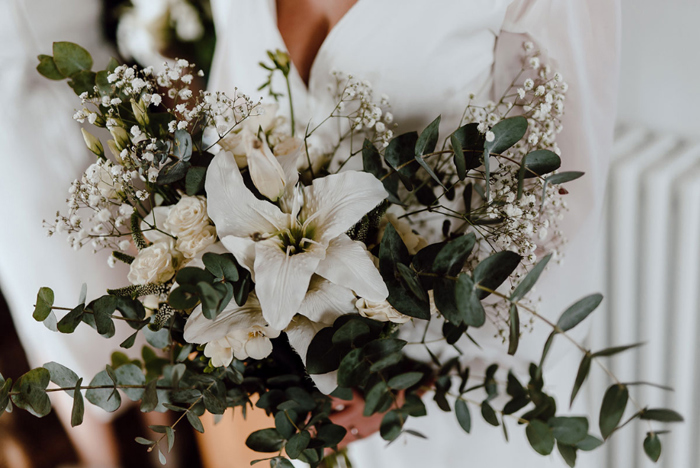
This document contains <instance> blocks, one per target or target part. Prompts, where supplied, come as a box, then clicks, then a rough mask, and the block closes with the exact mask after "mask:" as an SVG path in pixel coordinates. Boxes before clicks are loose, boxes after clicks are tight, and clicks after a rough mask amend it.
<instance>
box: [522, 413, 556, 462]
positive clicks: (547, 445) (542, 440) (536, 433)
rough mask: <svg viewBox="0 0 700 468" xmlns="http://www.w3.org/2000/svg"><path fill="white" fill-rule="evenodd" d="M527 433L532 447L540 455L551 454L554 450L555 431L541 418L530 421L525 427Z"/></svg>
mask: <svg viewBox="0 0 700 468" xmlns="http://www.w3.org/2000/svg"><path fill="white" fill-rule="evenodd" d="M525 435H527V440H528V441H529V442H530V445H531V446H532V448H533V449H535V452H537V453H539V454H540V455H549V454H550V453H552V450H554V433H553V432H552V429H551V428H550V427H549V426H548V425H547V424H545V423H543V422H542V421H540V420H539V419H533V420H532V421H530V423H529V424H528V425H527V428H525Z"/></svg>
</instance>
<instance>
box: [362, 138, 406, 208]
mask: <svg viewBox="0 0 700 468" xmlns="http://www.w3.org/2000/svg"><path fill="white" fill-rule="evenodd" d="M362 168H363V170H364V171H365V172H369V173H370V174H372V175H373V176H374V177H376V178H377V179H379V180H380V181H381V182H382V184H383V185H384V188H385V189H386V191H387V192H388V193H389V201H390V202H391V203H396V204H401V200H400V199H399V197H398V194H397V190H398V188H399V179H398V174H394V175H392V176H387V174H389V171H388V170H387V169H386V168H385V167H384V166H383V165H382V156H381V155H380V154H379V151H378V150H377V148H376V147H375V146H374V143H372V142H371V141H369V140H368V139H366V138H365V141H364V143H363V145H362Z"/></svg>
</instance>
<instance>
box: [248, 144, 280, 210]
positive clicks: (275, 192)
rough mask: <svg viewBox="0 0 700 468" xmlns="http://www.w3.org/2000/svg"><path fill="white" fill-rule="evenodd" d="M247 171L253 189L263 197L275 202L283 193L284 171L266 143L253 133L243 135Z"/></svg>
mask: <svg viewBox="0 0 700 468" xmlns="http://www.w3.org/2000/svg"><path fill="white" fill-rule="evenodd" d="M243 142H244V144H245V149H246V156H247V158H248V170H249V171H250V178H251V179H252V180H253V184H254V185H255V187H256V188H257V189H258V190H259V191H260V193H262V194H263V195H264V196H266V197H267V198H269V199H270V200H272V201H276V200H277V199H278V198H279V197H280V195H281V194H282V193H283V192H284V187H285V185H286V182H287V181H286V178H285V173H284V170H283V169H282V166H280V163H279V162H278V161H277V158H276V157H275V155H274V154H272V150H270V147H269V146H267V142H265V141H264V140H261V139H260V138H258V137H257V136H256V135H255V134H254V133H251V132H245V133H244V134H243Z"/></svg>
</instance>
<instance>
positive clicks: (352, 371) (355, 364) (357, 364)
mask: <svg viewBox="0 0 700 468" xmlns="http://www.w3.org/2000/svg"><path fill="white" fill-rule="evenodd" d="M369 367H370V364H369V363H368V362H367V361H366V360H365V359H364V358H363V356H362V350H361V349H353V350H352V351H350V352H349V353H348V354H346V355H345V357H344V358H343V360H342V361H340V366H339V367H338V385H339V386H340V387H359V386H362V385H364V383H365V382H366V381H367V379H368V378H369Z"/></svg>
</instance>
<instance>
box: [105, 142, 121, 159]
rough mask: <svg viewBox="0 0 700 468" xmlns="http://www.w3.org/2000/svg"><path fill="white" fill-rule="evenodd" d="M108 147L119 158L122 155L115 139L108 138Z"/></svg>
mask: <svg viewBox="0 0 700 468" xmlns="http://www.w3.org/2000/svg"><path fill="white" fill-rule="evenodd" d="M107 148H109V151H110V152H111V153H112V154H113V155H114V157H115V158H117V159H119V158H120V157H121V156H120V154H119V153H120V151H119V148H117V144H116V143H115V142H114V140H107Z"/></svg>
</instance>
